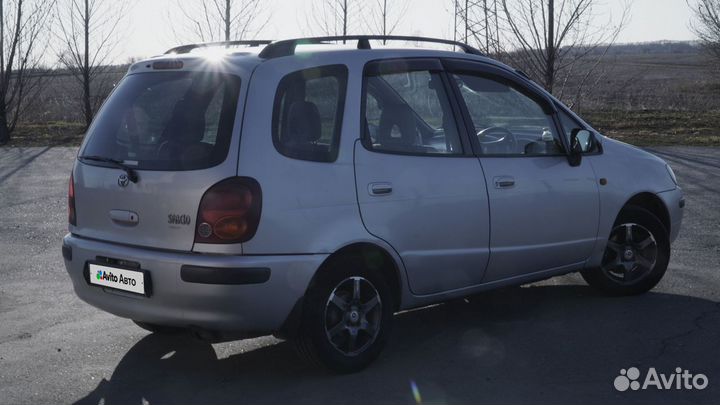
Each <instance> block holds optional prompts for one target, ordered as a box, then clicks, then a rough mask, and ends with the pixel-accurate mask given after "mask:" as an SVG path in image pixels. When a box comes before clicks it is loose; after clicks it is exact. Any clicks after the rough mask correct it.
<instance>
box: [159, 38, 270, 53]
mask: <svg viewBox="0 0 720 405" xmlns="http://www.w3.org/2000/svg"><path fill="white" fill-rule="evenodd" d="M272 42H273V41H271V40H267V39H250V40H238V41H218V42H204V43H199V44H188V45H181V46H177V47H175V48H172V49H169V50H168V51H167V52H165V54H166V55H168V54H183V53H190V51H192V50H194V49H199V48H209V47H213V46H238V45H247V46H251V47H254V46H260V45H268V44H271V43H272Z"/></svg>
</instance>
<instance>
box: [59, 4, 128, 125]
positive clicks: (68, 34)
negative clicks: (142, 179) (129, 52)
mask: <svg viewBox="0 0 720 405" xmlns="http://www.w3.org/2000/svg"><path fill="white" fill-rule="evenodd" d="M128 7H129V3H128V2H127V1H122V0H61V1H60V2H59V3H58V17H59V19H58V25H59V29H58V34H57V35H58V39H59V42H60V49H59V50H58V57H59V59H60V64H61V65H62V66H64V67H65V68H66V69H68V70H69V71H70V73H71V74H72V75H73V77H74V78H75V79H76V80H77V83H78V85H79V86H81V87H82V109H83V115H84V118H85V125H86V126H90V123H91V122H92V119H93V117H94V116H95V112H96V111H97V109H98V108H99V107H100V104H101V103H102V101H103V100H104V99H105V97H106V96H107V94H108V92H109V91H110V87H109V85H108V83H107V80H108V77H109V75H108V74H107V73H108V70H109V69H110V66H108V65H109V64H110V63H111V61H112V58H113V56H114V55H113V52H114V51H115V48H116V47H117V44H118V34H119V33H118V28H119V26H120V23H121V21H123V20H124V18H123V16H124V15H125V12H126V11H127V9H128Z"/></svg>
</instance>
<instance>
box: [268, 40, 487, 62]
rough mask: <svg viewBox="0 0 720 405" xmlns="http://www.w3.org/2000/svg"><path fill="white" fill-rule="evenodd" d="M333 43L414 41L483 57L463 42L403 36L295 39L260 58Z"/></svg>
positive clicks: (363, 44) (274, 46) (362, 46)
mask: <svg viewBox="0 0 720 405" xmlns="http://www.w3.org/2000/svg"><path fill="white" fill-rule="evenodd" d="M334 41H343V42H345V41H358V43H357V47H358V49H370V41H415V42H428V43H436V44H445V45H453V46H457V47H458V48H460V49H462V50H463V51H464V52H465V53H469V54H472V55H480V56H484V55H483V53H482V52H480V51H479V50H478V49H476V48H473V47H472V46H470V45H468V44H465V43H463V42H457V41H452V40H449V39H441V38H428V37H416V36H405V35H341V36H327V37H309V38H295V39H285V40H280V41H275V42H272V43H270V44H268V45H267V46H266V47H265V48H264V49H263V50H262V51H260V55H259V56H260V57H261V58H265V59H271V58H279V57H281V56H290V55H293V54H295V47H297V46H298V45H308V44H324V43H326V42H334Z"/></svg>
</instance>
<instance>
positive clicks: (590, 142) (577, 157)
mask: <svg viewBox="0 0 720 405" xmlns="http://www.w3.org/2000/svg"><path fill="white" fill-rule="evenodd" d="M594 144H595V137H594V136H593V134H592V132H590V131H588V130H587V129H580V128H575V129H573V130H572V132H571V133H570V151H569V152H568V163H570V166H573V167H575V166H580V163H582V154H583V153H587V152H589V151H590V150H592V148H593V146H594Z"/></svg>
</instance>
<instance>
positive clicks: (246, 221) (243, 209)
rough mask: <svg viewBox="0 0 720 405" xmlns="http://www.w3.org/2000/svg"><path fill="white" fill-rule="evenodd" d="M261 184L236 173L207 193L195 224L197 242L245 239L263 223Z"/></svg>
mask: <svg viewBox="0 0 720 405" xmlns="http://www.w3.org/2000/svg"><path fill="white" fill-rule="evenodd" d="M261 207H262V193H261V191H260V184H258V182H257V181H256V180H255V179H251V178H249V177H232V178H229V179H225V180H223V181H221V182H219V183H217V184H215V185H214V186H212V187H210V189H209V190H208V191H206V192H205V195H203V198H202V200H201V201H200V208H199V209H198V216H197V222H196V226H195V243H242V242H247V241H248V240H250V239H251V238H252V237H253V236H254V235H255V231H257V227H258V224H259V223H260V209H261Z"/></svg>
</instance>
